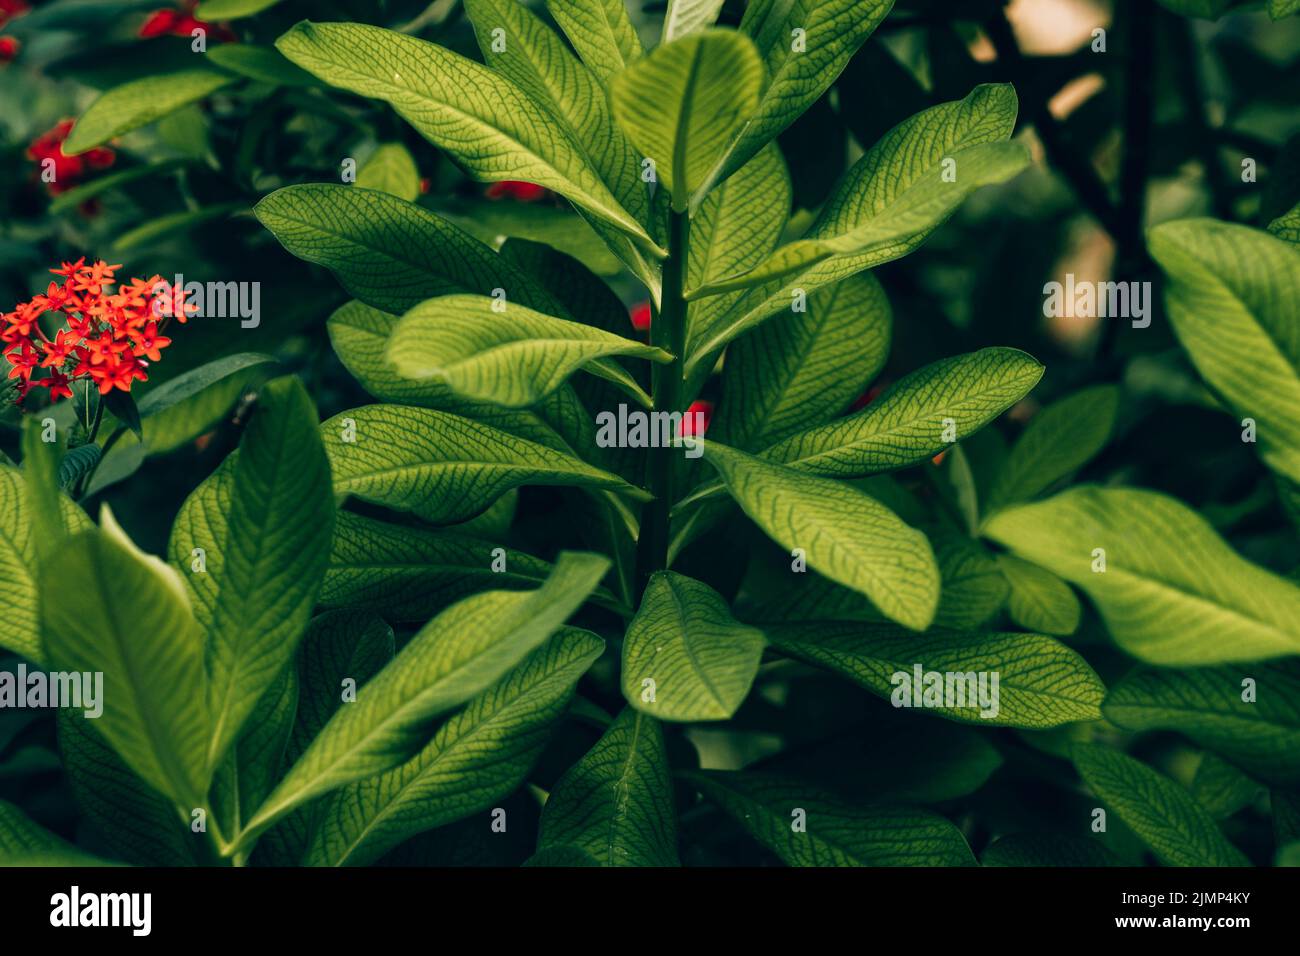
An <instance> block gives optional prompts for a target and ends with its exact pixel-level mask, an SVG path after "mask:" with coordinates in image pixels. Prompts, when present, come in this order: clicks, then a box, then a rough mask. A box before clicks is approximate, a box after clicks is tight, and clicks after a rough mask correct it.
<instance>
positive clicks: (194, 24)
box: [137, 3, 236, 41]
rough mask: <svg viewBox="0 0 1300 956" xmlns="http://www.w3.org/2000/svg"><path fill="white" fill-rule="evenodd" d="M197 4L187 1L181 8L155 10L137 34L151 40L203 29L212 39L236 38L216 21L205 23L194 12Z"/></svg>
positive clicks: (192, 33)
mask: <svg viewBox="0 0 1300 956" xmlns="http://www.w3.org/2000/svg"><path fill="white" fill-rule="evenodd" d="M194 6H195V4H193V3H186V4H185V5H184V6H183V8H182V9H180V10H172V9H166V8H164V9H162V10H155V11H154V12H153V13H151V14H149V19H148V20H146V21H145V22H144V23H143V24H142V25H141V27H140V30H139V32H138V33H137V36H139V37H140V38H142V39H145V40H151V39H153V38H154V37H163V36H177V37H188V36H193V35H194V31H195V30H203V31H205V32H206V33H207V35H208V38H209V39H212V40H222V41H229V40H234V39H236V37H235V34H234V33H232V32H231V31H230V30H229V29H228V28H226V27H223V26H218V25H216V24H215V23H205V22H204V21H203V20H200V19H198V18H197V17H196V16H194V14H193V10H194Z"/></svg>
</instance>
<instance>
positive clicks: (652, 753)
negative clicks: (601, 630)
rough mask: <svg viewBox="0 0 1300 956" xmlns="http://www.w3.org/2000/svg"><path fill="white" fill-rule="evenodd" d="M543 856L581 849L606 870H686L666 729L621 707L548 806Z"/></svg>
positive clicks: (541, 838) (543, 821)
mask: <svg viewBox="0 0 1300 956" xmlns="http://www.w3.org/2000/svg"><path fill="white" fill-rule="evenodd" d="M539 826H540V831H539V833H538V837H537V850H538V852H539V853H541V852H558V851H560V850H561V849H564V850H565V851H568V850H578V851H581V852H583V853H586V854H587V855H589V856H590V857H592V858H593V859H595V860H596V861H597V862H598V863H599V864H600V865H601V866H680V865H681V863H680V861H679V860H678V858H677V810H676V807H675V806H674V803H673V781H672V776H671V771H670V769H669V766H668V753H667V750H666V749H665V746H664V735H663V730H662V728H660V726H659V722H658V721H657V720H655V719H654V718H653V717H647V716H646V715H645V714H642V713H639V712H638V711H636V710H633V709H632V708H631V707H625V708H623V712H622V713H620V714H619V715H618V717H617V718H615V720H614V723H613V724H611V725H610V727H609V729H608V730H607V731H605V734H604V736H602V737H601V738H600V740H598V741H596V745H595V746H594V747H592V748H591V750H589V751H588V752H587V754H586V755H585V756H584V757H583V758H582V759H581V760H579V761H578V762H577V763H576V764H574V765H573V766H572V767H570V768H569V769H568V771H566V772H565V774H564V776H562V777H561V778H560V779H559V781H558V782H557V783H556V784H555V788H554V789H553V790H552V791H551V793H550V796H549V797H548V798H547V800H546V805H545V806H544V807H543V808H542V819H541V823H540V825H539Z"/></svg>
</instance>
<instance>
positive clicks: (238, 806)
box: [211, 663, 298, 833]
mask: <svg viewBox="0 0 1300 956" xmlns="http://www.w3.org/2000/svg"><path fill="white" fill-rule="evenodd" d="M297 711H298V670H297V668H295V667H294V666H293V665H292V663H290V665H289V666H288V667H285V668H284V669H283V670H281V671H280V672H279V674H277V675H276V677H275V680H274V681H273V682H272V683H271V685H270V686H269V687H268V688H267V689H266V691H265V692H264V693H263V694H262V696H261V697H259V698H258V699H257V701H256V703H255V704H254V706H253V710H252V712H251V713H250V714H249V716H248V720H247V721H245V723H244V726H243V727H242V728H241V729H240V732H239V735H238V736H237V737H236V738H235V740H234V742H233V743H232V744H231V746H230V748H229V749H228V750H227V751H226V755H225V758H224V760H223V761H222V763H221V764H219V765H218V767H217V770H216V775H215V776H214V777H213V781H212V796H211V800H212V808H213V812H214V813H215V814H217V817H218V819H219V820H221V832H222V833H238V832H239V829H240V827H241V826H242V825H243V815H244V814H245V813H246V812H247V811H248V810H251V809H253V808H254V807H257V806H258V805H260V804H261V802H262V801H263V800H265V799H266V795H267V794H268V793H270V792H271V791H272V790H273V789H275V783H276V781H277V780H279V778H280V773H281V772H282V770H283V767H282V765H281V761H282V760H283V759H284V755H285V748H286V747H287V746H288V743H289V737H290V734H291V733H292V731H293V726H294V718H295V716H296V714H297Z"/></svg>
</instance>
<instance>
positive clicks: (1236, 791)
mask: <svg viewBox="0 0 1300 956" xmlns="http://www.w3.org/2000/svg"><path fill="white" fill-rule="evenodd" d="M1266 789H1267V788H1266V787H1265V786H1264V785H1263V784H1261V783H1256V782H1255V781H1254V780H1251V779H1250V777H1247V776H1246V775H1245V774H1244V773H1242V772H1241V771H1240V770H1238V769H1237V768H1236V767H1234V766H1233V765H1232V764H1230V763H1228V762H1227V761H1226V760H1223V759H1221V758H1219V757H1217V756H1215V755H1214V754H1212V753H1209V752H1206V753H1205V754H1202V756H1201V762H1200V763H1199V764H1198V765H1197V767H1196V776H1194V777H1193V778H1192V796H1193V797H1195V798H1196V802H1197V803H1199V804H1200V805H1201V806H1203V807H1204V808H1205V809H1206V810H1207V811H1208V812H1209V814H1210V816H1212V817H1214V819H1216V820H1226V819H1227V818H1228V817H1230V816H1233V815H1234V814H1236V813H1238V812H1239V811H1241V810H1244V809H1245V808H1246V807H1248V806H1250V805H1251V804H1252V803H1254V802H1255V801H1256V800H1258V799H1259V798H1260V795H1261V794H1263V793H1264V792H1265V790H1266Z"/></svg>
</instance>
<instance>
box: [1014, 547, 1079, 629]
mask: <svg viewBox="0 0 1300 956" xmlns="http://www.w3.org/2000/svg"><path fill="white" fill-rule="evenodd" d="M997 562H998V569H999V570H1000V571H1001V572H1002V575H1003V577H1005V578H1006V579H1007V583H1008V584H1009V585H1010V587H1011V593H1010V595H1009V596H1008V599H1007V613H1008V614H1010V615H1011V620H1013V621H1015V622H1016V623H1017V624H1018V625H1020V626H1021V627H1023V628H1024V629H1025V630H1026V631H1039V632H1041V633H1043V634H1073V633H1074V632H1075V631H1076V630H1078V628H1079V618H1080V616H1081V615H1082V614H1083V608H1082V607H1080V606H1079V599H1078V598H1077V597H1075V596H1074V592H1073V591H1071V590H1070V586H1069V585H1068V584H1066V583H1065V582H1064V581H1062V580H1061V579H1060V578H1058V577H1057V576H1056V575H1055V574H1053V573H1052V572H1051V571H1048V570H1046V569H1044V568H1040V567H1039V566H1038V565H1036V564H1030V563H1029V562H1028V561H1021V560H1020V559H1019V558H1017V557H1014V556H1012V555H1009V554H999V555H997Z"/></svg>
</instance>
